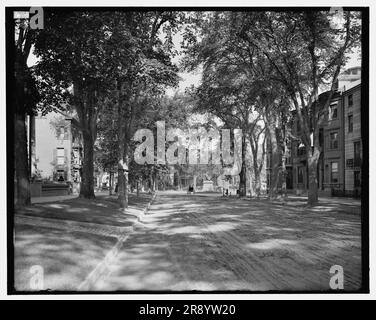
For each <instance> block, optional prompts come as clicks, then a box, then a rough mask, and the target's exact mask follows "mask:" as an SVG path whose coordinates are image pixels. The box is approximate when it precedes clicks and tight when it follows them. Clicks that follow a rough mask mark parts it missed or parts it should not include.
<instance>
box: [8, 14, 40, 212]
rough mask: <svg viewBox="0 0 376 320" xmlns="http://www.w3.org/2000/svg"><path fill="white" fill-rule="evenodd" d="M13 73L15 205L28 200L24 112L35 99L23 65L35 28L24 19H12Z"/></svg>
mask: <svg viewBox="0 0 376 320" xmlns="http://www.w3.org/2000/svg"><path fill="white" fill-rule="evenodd" d="M14 27H15V30H14V31H15V43H14V74H13V75H12V77H13V83H14V84H15V86H14V88H15V90H14V91H12V103H13V110H14V142H15V150H14V152H15V157H14V160H15V163H14V166H15V176H16V186H17V200H16V205H18V206H25V205H28V204H30V170H29V168H30V166H29V161H31V160H30V159H29V158H28V151H27V134H26V115H27V114H29V115H30V116H32V115H33V113H34V111H35V108H36V105H37V103H38V101H39V94H38V91H37V89H36V80H35V75H34V73H33V69H32V68H29V67H28V65H27V60H28V57H29V55H30V51H31V48H32V45H33V43H34V41H35V38H36V34H37V31H35V30H33V29H31V28H30V24H29V22H28V21H27V20H26V19H19V20H15V25H14Z"/></svg>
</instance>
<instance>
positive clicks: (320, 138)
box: [319, 128, 324, 147]
mask: <svg viewBox="0 0 376 320" xmlns="http://www.w3.org/2000/svg"><path fill="white" fill-rule="evenodd" d="M323 144H324V129H323V128H320V130H319V145H320V147H322V146H323Z"/></svg>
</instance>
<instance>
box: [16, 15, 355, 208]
mask: <svg viewBox="0 0 376 320" xmlns="http://www.w3.org/2000/svg"><path fill="white" fill-rule="evenodd" d="M343 18H344V19H343V21H342V23H340V24H339V25H337V26H334V25H333V21H334V14H332V13H328V12H321V11H301V12H298V11H295V12H261V11H257V12H236V11H233V12H219V11H217V12H177V11H96V10H90V11H72V10H67V11H64V10H59V11H54V10H53V9H45V10H44V28H43V29H41V30H32V29H30V26H29V24H28V23H27V22H26V21H18V22H16V26H15V30H16V32H15V35H16V41H15V73H14V83H15V90H14V92H13V94H14V97H13V98H14V99H13V100H12V101H13V103H14V110H15V143H16V145H15V151H16V153H17V157H15V169H16V170H15V172H16V180H17V204H18V205H27V204H29V203H30V180H29V175H30V172H29V167H28V165H27V164H28V156H27V139H26V128H25V116H26V115H27V114H34V113H35V112H36V111H42V112H43V113H46V112H49V111H52V110H55V111H58V112H63V113H64V112H69V113H71V114H73V115H74V119H73V120H72V124H73V125H74V126H75V128H76V129H77V130H78V131H79V132H80V133H81V136H82V139H83V149H84V157H83V168H82V185H81V189H80V197H85V198H94V197H95V196H94V178H93V177H94V174H93V172H94V148H95V145H96V143H97V145H99V146H100V148H101V150H102V155H103V156H102V157H101V162H102V166H103V167H104V168H112V167H114V166H116V167H117V170H118V194H119V204H120V206H121V207H122V208H126V207H127V204H128V194H127V190H128V188H127V184H128V183H129V181H131V180H132V179H133V180H134V179H136V180H137V177H139V176H142V175H149V176H153V177H156V176H157V175H156V172H158V171H160V172H163V171H164V170H166V168H165V167H163V165H158V167H156V168H149V167H148V166H144V167H138V166H136V165H135V164H134V163H132V161H131V159H130V155H131V154H132V152H133V150H134V148H135V145H134V143H133V142H132V137H133V134H134V132H135V130H136V129H137V128H139V127H142V128H151V129H153V130H156V128H155V127H154V125H155V122H156V121H158V120H165V121H166V124H167V125H170V126H172V127H180V128H184V126H186V125H187V116H188V115H189V114H190V113H192V112H198V113H206V114H210V115H214V116H216V117H218V118H219V119H221V120H222V122H223V123H224V125H225V126H226V127H227V128H240V129H242V130H243V139H242V145H243V148H242V150H243V153H242V167H241V172H240V195H241V196H244V195H245V194H246V176H247V166H248V167H249V166H251V167H252V170H253V175H254V178H255V186H256V190H259V189H260V174H261V170H262V167H263V163H264V157H265V144H266V143H265V138H264V136H265V135H266V137H267V139H268V141H269V142H270V146H271V151H272V174H271V180H272V181H271V196H273V195H274V194H275V191H276V187H277V183H278V177H279V176H282V177H283V176H285V175H284V174H282V175H280V166H279V162H280V157H281V155H282V164H283V163H284V162H283V161H285V158H286V154H287V141H288V139H291V138H294V139H300V140H301V141H302V143H303V144H304V145H305V146H306V150H308V152H307V163H308V168H309V194H308V198H309V199H308V201H309V203H310V204H315V203H316V202H317V177H316V171H317V170H316V169H317V162H318V158H319V156H320V152H321V150H320V146H319V141H318V140H319V139H318V127H319V126H320V124H321V123H322V121H324V118H325V114H326V112H327V109H328V105H329V103H330V99H331V97H332V94H333V92H334V90H335V82H336V80H337V77H338V75H339V72H340V70H341V67H342V66H343V65H344V64H345V62H346V57H347V54H348V53H349V52H350V51H351V50H352V49H353V48H355V47H356V46H358V45H359V41H360V17H359V16H358V15H357V13H356V12H345V13H344V15H343ZM180 31H181V32H182V34H183V39H184V40H183V51H184V58H183V61H182V66H183V67H184V68H185V69H186V70H188V71H191V70H194V69H196V68H202V70H203V72H202V81H201V84H200V86H199V87H196V88H191V90H190V92H189V93H190V98H189V99H188V98H187V97H185V96H181V95H180V96H179V95H176V96H175V97H173V98H166V97H165V96H164V91H165V89H166V88H167V87H171V86H172V87H173V86H176V85H177V84H178V80H179V79H178V68H177V66H176V65H174V64H173V63H172V58H173V57H174V56H175V55H176V54H177V51H176V48H175V47H174V43H173V40H172V37H173V35H174V34H175V33H176V32H180ZM32 48H34V54H35V55H36V56H37V58H38V62H37V64H36V65H35V66H32V67H28V66H27V60H28V57H29V55H30V52H31V49H32ZM323 89H328V90H329V94H327V95H326V96H325V99H323V100H324V101H320V103H318V96H319V92H320V90H323ZM191 105H193V106H194V108H193V109H191V108H190V107H191ZM293 117H297V118H298V119H299V121H300V123H301V125H302V134H301V136H299V137H292V133H291V132H289V130H288V128H289V126H288V125H287V124H288V122H289V121H291V119H292V118H293ZM247 145H248V146H250V150H251V154H252V163H251V164H249V159H248V158H249V157H248V156H247V153H246V146H247ZM260 146H261V148H262V149H263V150H264V152H261V156H260ZM283 168H284V166H283V165H282V171H283ZM140 170H141V171H142V172H141V171H140Z"/></svg>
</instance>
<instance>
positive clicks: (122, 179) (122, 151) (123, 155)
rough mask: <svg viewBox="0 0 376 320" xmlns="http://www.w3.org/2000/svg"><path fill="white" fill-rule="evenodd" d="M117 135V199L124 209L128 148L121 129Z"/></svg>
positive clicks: (126, 198)
mask: <svg viewBox="0 0 376 320" xmlns="http://www.w3.org/2000/svg"><path fill="white" fill-rule="evenodd" d="M120 126H121V124H120ZM119 136H120V137H119V150H118V151H119V155H118V157H119V162H118V201H119V205H120V208H121V209H126V208H128V154H127V149H128V148H127V144H126V142H125V136H124V134H123V130H122V129H121V130H120V132H119Z"/></svg>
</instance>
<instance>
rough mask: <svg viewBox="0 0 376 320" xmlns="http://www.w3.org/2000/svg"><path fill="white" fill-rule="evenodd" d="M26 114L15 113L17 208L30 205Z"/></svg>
mask: <svg viewBox="0 0 376 320" xmlns="http://www.w3.org/2000/svg"><path fill="white" fill-rule="evenodd" d="M25 120H26V118H25V114H24V113H18V112H17V113H15V123H14V147H15V149H14V155H15V157H14V158H15V159H14V160H15V172H16V181H17V200H16V205H17V206H26V205H29V204H30V178H29V159H28V156H27V137H26V123H25Z"/></svg>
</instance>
